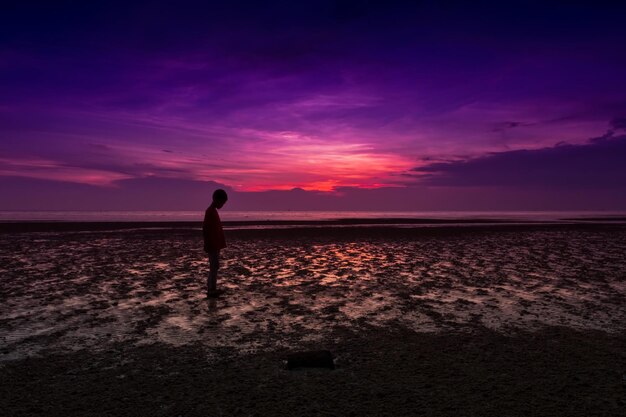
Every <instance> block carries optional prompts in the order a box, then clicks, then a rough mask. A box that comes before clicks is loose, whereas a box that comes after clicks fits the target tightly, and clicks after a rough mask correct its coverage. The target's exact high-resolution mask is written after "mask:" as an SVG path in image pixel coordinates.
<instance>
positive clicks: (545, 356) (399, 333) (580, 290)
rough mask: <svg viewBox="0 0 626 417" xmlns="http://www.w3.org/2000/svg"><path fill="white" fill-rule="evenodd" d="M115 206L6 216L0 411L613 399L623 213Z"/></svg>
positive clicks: (603, 411)
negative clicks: (178, 214) (212, 235)
mask: <svg viewBox="0 0 626 417" xmlns="http://www.w3.org/2000/svg"><path fill="white" fill-rule="evenodd" d="M128 226H129V227H127V228H125V229H115V230H106V227H104V228H102V229H104V230H62V231H54V230H52V231H40V232H33V231H30V232H20V231H19V230H17V231H16V230H13V231H11V232H10V233H2V234H0V249H1V251H0V296H1V298H2V300H3V302H2V304H1V305H0V371H1V376H0V379H1V381H0V382H1V384H0V385H1V386H2V387H3V388H2V391H0V394H1V397H0V407H1V409H2V410H3V415H5V411H6V412H7V413H8V414H6V415H42V414H45V415H255V413H256V414H257V415H285V413H290V412H293V410H296V411H295V413H296V414H298V415H422V414H423V415H533V414H534V415H581V416H582V415H585V416H589V415H616V416H617V415H620V414H619V412H621V411H623V409H624V406H625V405H624V401H625V397H624V392H625V391H624V389H625V387H626V385H624V384H625V382H624V377H625V376H624V372H625V371H626V366H625V365H626V356H625V354H624V352H626V341H625V335H624V330H625V328H626V325H625V324H624V323H626V321H625V319H626V309H625V308H624V300H625V299H626V256H624V253H626V227H625V226H624V225H621V224H613V225H606V224H604V225H597V224H584V225H580V224H578V225H567V224H552V225H551V224H545V225H537V224H528V225H490V226H481V225H471V224H468V225H460V226H459V225H457V226H436V227H415V226H407V227H396V226H390V225H384V226H381V225H372V226H367V227H339V226H323V227H312V226H300V227H298V226H294V227H282V228H281V227H277V228H272V227H260V228H236V227H235V228H232V229H229V230H227V231H226V237H227V240H228V247H227V248H226V249H225V250H223V252H222V266H221V270H220V274H219V279H218V285H219V286H221V288H223V289H225V294H224V295H223V296H222V297H220V298H218V299H209V300H207V299H206V296H205V286H206V275H207V273H208V265H207V261H206V256H205V254H204V253H203V252H202V242H201V239H202V237H201V233H200V231H199V229H198V228H195V227H144V226H142V225H140V224H138V225H130V224H129V225H128ZM320 348H324V349H330V350H331V351H333V353H334V354H335V356H336V365H337V369H336V370H334V371H321V370H304V371H296V372H293V371H291V372H290V371H287V370H285V369H284V363H283V359H284V357H285V356H286V354H287V353H288V352H292V351H296V350H303V349H320ZM251 393H252V394H251ZM290 410H291V411H290ZM503 413H504V414H503Z"/></svg>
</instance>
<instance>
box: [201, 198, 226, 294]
mask: <svg viewBox="0 0 626 417" xmlns="http://www.w3.org/2000/svg"><path fill="white" fill-rule="evenodd" d="M226 201H228V195H227V194H226V191H224V190H221V189H220V190H215V192H214V193H213V202H212V203H211V205H210V206H209V208H207V209H206V212H205V213H204V222H203V223H202V234H203V235H204V251H205V252H206V253H207V254H208V255H209V277H208V279H207V293H206V295H207V297H217V296H218V295H220V294H221V293H222V291H218V290H217V270H218V269H219V267H220V249H224V248H225V247H226V240H225V239H224V231H223V230H222V222H221V221H220V216H219V214H217V209H221V208H222V207H223V206H224V204H226Z"/></svg>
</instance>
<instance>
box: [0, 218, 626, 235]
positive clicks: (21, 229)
mask: <svg viewBox="0 0 626 417" xmlns="http://www.w3.org/2000/svg"><path fill="white" fill-rule="evenodd" d="M621 222H624V223H626V217H614V218H565V219H558V220H541V221H538V220H511V219H437V218H377V219H372V218H367V219H359V218H345V219H336V220H244V221H224V222H223V225H224V227H225V228H233V229H247V228H250V229H265V228H267V229H279V228H289V229H292V228H296V229H299V228H304V229H311V228H329V229H333V228H339V227H351V226H354V227H358V226H370V227H377V226H380V227H383V226H385V227H399V228H401V227H403V226H416V227H419V226H424V227H428V226H434V227H446V226H451V227H455V226H473V227H476V228H482V227H505V226H519V227H527V226H572V227H589V226H601V225H614V226H618V225H620V224H621ZM200 227H202V222H201V221H193V222H191V221H90V222H86V221H0V233H27V232H75V231H106V230H125V229H154V228H158V229H163V228H172V229H196V228H200Z"/></svg>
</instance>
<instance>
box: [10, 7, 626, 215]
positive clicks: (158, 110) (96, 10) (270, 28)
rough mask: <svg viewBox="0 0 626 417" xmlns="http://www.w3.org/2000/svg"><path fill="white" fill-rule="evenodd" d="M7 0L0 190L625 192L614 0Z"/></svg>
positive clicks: (512, 205)
mask: <svg viewBox="0 0 626 417" xmlns="http://www.w3.org/2000/svg"><path fill="white" fill-rule="evenodd" d="M8 4H9V5H7V3H6V2H5V3H3V5H2V6H1V9H0V193H1V194H2V196H3V198H2V200H1V202H0V209H4V210H20V209H28V210H33V209H42V210H43V209H65V210H66V209H78V210H82V209H154V210H160V209H168V210H169V209H194V208H197V207H200V208H202V205H204V204H205V203H206V202H207V201H208V199H209V196H210V193H211V192H212V190H213V189H214V188H215V187H218V186H221V187H224V188H226V189H227V190H228V191H229V192H230V193H231V202H230V204H229V208H233V209H274V210H276V209H328V210H333V209H351V210H354V209H359V210H368V209H375V210H382V209H387V210H395V209H402V210H436V209H444V210H474V209H481V210H488V209H493V210H516V209H517V210H528V209H544V210H545V209H559V210H563V209H577V210H579V209H594V210H595V209H609V210H618V209H626V46H625V45H626V24H624V22H625V21H626V6H624V5H622V6H620V5H619V2H604V1H595V2H582V1H574V2H566V1H562V2H561V1H559V2H545V1H544V2H532V1H526V2H515V1H513V2H510V1H505V2H499V1H498V2H496V1H493V2H486V1H477V2H473V1H472V2H456V3H455V2H437V1H414V2H395V1H352V0H351V1H311V2H306V1H304V2H300V1H284V2H276V1H269V2H256V1H255V2H241V1H223V2H222V1H215V2H211V1H197V2H194V1H167V2H166V1H150V2H132V1H128V2H115V1H107V2H98V1H93V2H92V1H55V2H33V1H27V0H25V1H14V2H8ZM11 4H13V5H11Z"/></svg>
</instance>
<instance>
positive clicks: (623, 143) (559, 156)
mask: <svg viewBox="0 0 626 417" xmlns="http://www.w3.org/2000/svg"><path fill="white" fill-rule="evenodd" d="M624 161H626V135H624V136H613V135H612V134H610V133H609V134H607V135H605V136H602V137H599V138H595V139H592V140H590V141H589V142H588V143H585V144H582V145H569V144H559V145H557V146H554V147H550V148H542V149H535V150H517V151H510V152H500V153H493V154H489V155H486V156H483V157H480V158H475V159H467V160H460V161H452V162H440V163H434V164H430V165H427V166H425V167H419V168H415V169H414V172H416V173H417V174H418V176H419V178H420V179H419V181H420V182H421V183H423V184H429V185H438V186H456V187H459V186H460V187H484V186H494V187H549V188H552V187H556V188H574V189H580V188H593V187H597V188H619V189H626V165H625V164H624ZM624 191H626V190H624Z"/></svg>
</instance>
